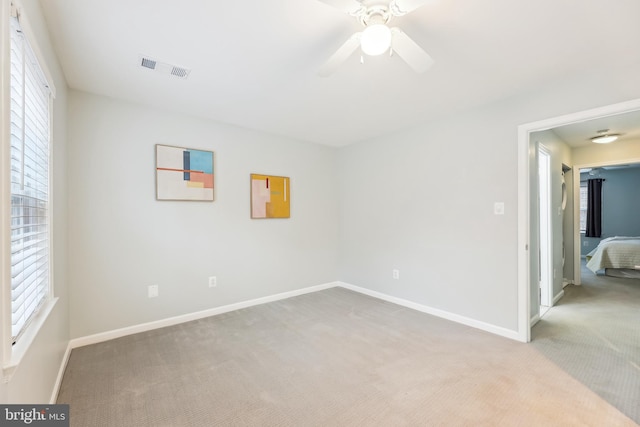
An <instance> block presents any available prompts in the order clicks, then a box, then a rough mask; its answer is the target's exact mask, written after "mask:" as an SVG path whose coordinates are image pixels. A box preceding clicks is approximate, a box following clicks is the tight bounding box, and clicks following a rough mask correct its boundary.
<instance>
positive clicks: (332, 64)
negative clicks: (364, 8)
mask: <svg viewBox="0 0 640 427" xmlns="http://www.w3.org/2000/svg"><path fill="white" fill-rule="evenodd" d="M361 36H362V33H360V32H359V33H355V34H354V35H352V36H351V37H349V39H348V40H347V41H346V42H344V44H343V45H342V46H340V48H339V49H338V50H337V51H336V53H334V54H333V55H331V58H329V60H327V62H325V63H324V65H323V66H322V67H320V70H319V71H318V75H319V76H320V77H328V76H329V75H331V74H332V73H333V72H334V71H335V70H336V69H337V68H338V67H339V66H340V65H341V64H342V63H343V62H344V61H346V60H347V58H349V57H350V56H351V54H353V52H354V51H355V50H356V49H357V48H358V47H359V46H360V37H361Z"/></svg>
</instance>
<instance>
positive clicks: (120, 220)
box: [68, 91, 338, 338]
mask: <svg viewBox="0 0 640 427" xmlns="http://www.w3.org/2000/svg"><path fill="white" fill-rule="evenodd" d="M70 93H71V94H70V104H69V115H70V117H71V118H72V119H71V120H70V123H69V158H68V174H69V202H70V206H71V209H70V212H69V220H70V221H69V223H70V225H69V245H70V255H71V259H72V266H71V269H70V295H71V335H72V337H74V338H75V337H81V336H86V335H90V334H95V333H99V332H104V331H110V330H113V329H117V328H122V327H127V326H133V325H137V324H141V323H145V322H149V321H155V320H161V319H165V318H168V317H172V316H177V315H181V314H188V313H193V312H197V311H200V310H205V309H209V308H213V307H218V306H221V305H226V304H231V303H235V302H240V301H246V300H250V299H253V298H258V297H263V296H267V295H273V294H276V293H280V292H285V291H290V290H295V289H299V288H303V287H307V286H312V285H319V284H324V283H328V282H333V281H335V280H336V278H337V245H338V239H337V228H338V221H337V195H336V188H337V179H336V170H335V157H336V153H337V150H336V149H334V148H330V147H325V146H320V145H315V144H308V143H303V142H298V141H291V140H287V139H285V138H279V137H274V136H268V135H265V134H262V133H258V132H253V131H249V130H244V129H240V128H237V127H232V126H227V125H222V124H216V123H214V122H211V121H205V120H199V119H195V118H188V117H184V116H179V115H176V114H173V113H167V112H162V111H158V110H152V109H149V108H146V107H141V106H137V105H132V104H128V103H125V102H121V101H116V100H112V99H108V98H104V97H100V96H94V95H90V94H86V93H82V92H76V91H71V92H70ZM157 143H159V144H167V145H176V146H182V147H189V148H196V149H203V150H211V151H214V152H215V171H214V173H215V202H213V203H210V202H209V203H207V202H168V201H156V200H155V160H154V156H155V151H154V149H155V148H154V147H155V144H157ZM250 173H265V174H272V175H282V176H288V177H290V178H291V218H290V219H270V220H251V219H250V210H249V206H250V199H249V175H250ZM213 275H215V276H217V281H218V286H217V287H216V288H209V287H208V280H207V278H208V276H213ZM151 284H158V285H159V291H160V292H159V293H160V296H159V297H158V298H154V299H149V298H147V286H148V285H151Z"/></svg>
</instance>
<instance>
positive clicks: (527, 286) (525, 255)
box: [518, 99, 640, 342]
mask: <svg viewBox="0 0 640 427" xmlns="http://www.w3.org/2000/svg"><path fill="white" fill-rule="evenodd" d="M634 111H640V99H635V100H632V101H628V102H622V103H619V104H613V105H608V106H606V107H602V108H596V109H592V110H587V111H582V112H578V113H574V114H569V115H565V116H560V117H555V118H552V119H547V120H543V121H539V122H534V123H528V124H524V125H521V126H519V127H518V339H519V340H520V341H523V342H529V341H530V340H531V313H532V312H533V311H534V310H535V311H537V302H538V300H539V298H540V297H539V295H540V290H539V286H538V283H539V282H538V280H537V277H538V274H536V273H537V268H536V269H534V271H533V273H534V274H533V277H532V271H531V267H532V266H535V265H536V264H537V263H538V262H537V250H536V251H535V252H534V253H532V252H533V251H532V249H533V248H532V247H531V246H536V245H537V240H538V239H537V236H538V234H539V231H538V228H539V225H538V221H532V218H535V216H533V215H532V214H533V213H534V212H535V209H534V210H533V211H532V210H531V209H532V207H533V206H535V199H534V200H533V201H532V198H531V197H532V196H537V195H536V194H533V193H534V192H533V191H532V190H531V185H532V183H535V182H536V181H532V180H534V179H536V178H535V177H536V175H537V174H535V169H534V170H532V168H533V167H534V165H535V162H532V157H537V150H531V142H530V134H531V133H533V132H538V131H545V130H549V129H553V128H556V127H560V126H564V125H569V124H573V123H580V122H585V121H588V120H593V119H598V118H601V117H609V116H615V115H618V114H622V113H630V112H634ZM534 153H535V154H534ZM532 163H533V165H532ZM584 166H587V165H584ZM536 169H537V165H536ZM532 172H533V173H532ZM575 181H576V180H575V179H574V186H577V185H578V184H576V183H575ZM534 188H535V184H534ZM574 188H575V187H574ZM577 190H578V191H577V192H576V193H578V192H579V188H578V189H577ZM576 193H574V194H576ZM578 194H579V193H578ZM574 199H575V197H574ZM578 201H579V200H578ZM535 215H536V216H537V212H535ZM576 217H577V218H576ZM573 223H574V227H575V228H578V227H579V206H578V207H577V209H574V221H573ZM576 235H577V236H579V235H580V234H579V229H578V230H577V231H576V230H574V236H576ZM532 238H533V239H534V240H533V241H532ZM578 240H579V237H578ZM532 243H533V245H532ZM579 248H580V244H579V243H578V244H577V245H574V257H577V258H578V259H577V261H578V262H576V263H574V269H575V270H576V274H575V276H574V277H575V279H577V280H579V278H580V271H579V270H580V262H579V261H580V258H579V257H580V255H579V252H578V251H579ZM532 255H535V256H536V258H534V259H533V260H532V258H531V257H532ZM578 283H579V282H578ZM532 303H533V304H535V305H533V306H532Z"/></svg>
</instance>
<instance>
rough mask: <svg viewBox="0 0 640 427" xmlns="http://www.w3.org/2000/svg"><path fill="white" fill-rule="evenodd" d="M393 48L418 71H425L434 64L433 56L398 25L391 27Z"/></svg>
mask: <svg viewBox="0 0 640 427" xmlns="http://www.w3.org/2000/svg"><path fill="white" fill-rule="evenodd" d="M391 49H393V51H394V52H395V53H397V54H398V55H399V56H400V58H402V59H404V60H405V62H406V63H407V64H409V66H410V67H411V68H413V69H414V71H415V72H416V73H424V72H425V71H427V70H428V69H429V67H431V65H433V62H434V61H433V58H431V56H429V54H428V53H427V52H425V51H424V49H422V48H421V47H420V46H418V45H417V43H416V42H414V41H413V40H411V38H410V37H409V36H408V35H406V34H405V33H404V32H403V31H402V30H401V29H400V28H398V27H394V28H392V29H391Z"/></svg>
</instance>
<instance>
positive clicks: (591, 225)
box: [585, 178, 604, 237]
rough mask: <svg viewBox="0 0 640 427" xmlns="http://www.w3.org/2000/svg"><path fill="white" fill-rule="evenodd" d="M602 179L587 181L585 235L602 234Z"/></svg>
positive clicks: (597, 235) (598, 235) (595, 235)
mask: <svg viewBox="0 0 640 427" xmlns="http://www.w3.org/2000/svg"><path fill="white" fill-rule="evenodd" d="M602 181H604V179H601V178H598V179H590V180H589V181H588V182H587V233H586V234H585V237H600V236H601V235H602Z"/></svg>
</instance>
